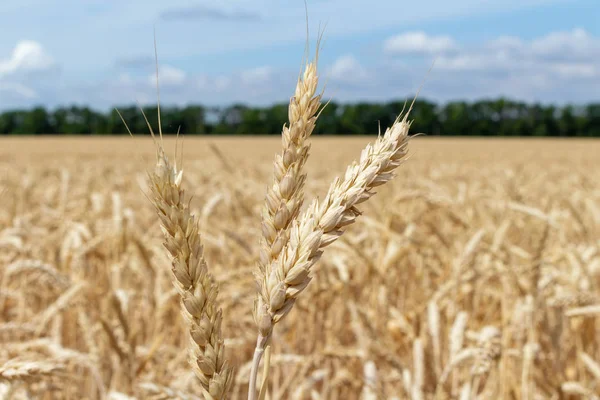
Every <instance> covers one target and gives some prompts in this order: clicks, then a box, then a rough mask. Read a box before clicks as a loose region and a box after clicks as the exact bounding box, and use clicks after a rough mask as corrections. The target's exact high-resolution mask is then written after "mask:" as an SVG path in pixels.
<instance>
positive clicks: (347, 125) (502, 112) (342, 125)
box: [0, 98, 600, 137]
mask: <svg viewBox="0 0 600 400" xmlns="http://www.w3.org/2000/svg"><path fill="white" fill-rule="evenodd" d="M409 104H410V100H407V101H406V102H405V101H404V100H402V101H400V100H398V101H391V102H387V103H367V102H361V103H354V104H342V103H337V102H330V103H329V104H328V105H327V107H325V108H324V109H323V111H322V113H321V116H320V117H319V122H318V124H317V126H316V128H315V132H314V134H316V135H321V134H330V135H343V134H346V135H362V134H376V133H377V132H378V126H381V127H382V129H385V127H387V126H390V125H391V124H392V123H393V121H394V119H395V118H396V115H398V113H399V112H400V111H401V110H403V109H406V107H407V106H408V105H409ZM117 109H118V110H119V112H120V114H121V115H122V117H123V119H124V120H125V122H126V123H127V125H128V126H129V128H130V129H131V131H132V132H134V133H145V132H147V131H148V128H147V126H146V121H145V120H144V117H143V115H142V112H141V111H140V109H138V108H137V107H133V106H127V107H118V108H117ZM143 111H144V112H145V114H146V116H147V117H148V119H149V120H150V123H151V124H152V125H153V126H156V123H157V116H156V109H155V108H152V107H147V108H144V109H143ZM161 119H162V125H163V131H165V132H167V133H176V132H177V131H178V130H180V132H181V133H182V134H186V135H195V134H209V135H232V134H233V135H237V134H252V135H254V134H266V135H278V134H280V133H281V128H282V126H283V124H284V123H285V122H286V121H287V119H288V110H287V104H275V105H273V106H270V107H251V106H247V105H243V104H235V105H232V106H229V107H204V106H201V105H191V106H187V107H165V108H162V109H161ZM411 119H413V120H414V122H413V125H412V129H411V130H412V132H414V133H425V134H427V135H428V136H437V135H444V136H455V135H461V136H462V135H464V136H563V137H574V136H595V137H599V136H600V103H592V104H587V105H582V106H574V105H566V106H560V107H559V106H554V105H542V104H527V103H524V102H518V101H512V100H508V99H505V98H500V99H496V100H481V101H475V102H465V101H453V102H449V103H446V104H443V105H440V104H437V103H435V102H432V101H428V100H418V101H416V102H415V104H414V107H413V110H412V111H411ZM126 133H127V130H126V129H125V125H124V124H123V121H122V120H121V117H120V116H119V113H118V112H117V111H116V110H112V111H110V112H107V113H103V112H99V111H95V110H93V109H91V108H89V107H80V106H71V107H60V108H57V109H54V110H47V109H46V108H44V107H35V108H33V109H31V110H12V111H5V112H3V113H1V114H0V134H4V135H9V134H14V135H19V134H38V135H53V134H54V135H60V134H62V135H70V134H78V135H79V134H83V135H118V134H126Z"/></svg>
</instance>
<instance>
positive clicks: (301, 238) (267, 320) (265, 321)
mask: <svg viewBox="0 0 600 400" xmlns="http://www.w3.org/2000/svg"><path fill="white" fill-rule="evenodd" d="M407 117H408V113H407V114H405V115H404V117H403V118H400V117H398V118H397V119H396V121H395V122H394V124H393V125H392V126H391V127H390V128H388V129H387V130H386V132H385V134H384V135H383V136H381V135H380V136H379V138H378V139H377V140H376V141H375V143H373V144H370V145H368V146H367V147H366V148H365V149H364V150H363V151H362V154H361V157H360V161H359V162H354V163H353V164H352V165H350V166H349V167H348V169H347V170H346V175H345V177H344V179H343V180H341V179H339V178H336V179H335V180H334V182H333V184H332V185H331V187H330V188H329V191H328V193H327V195H326V197H325V199H324V200H323V202H321V203H320V202H319V201H318V200H314V201H313V202H312V204H311V205H310V206H309V207H308V209H307V210H306V211H305V213H304V214H303V215H302V216H301V217H300V218H298V219H295V220H294V222H293V223H292V226H291V228H290V239H289V241H288V243H287V244H286V245H285V246H284V248H283V249H282V250H281V252H280V254H279V257H277V258H276V259H274V260H273V261H272V262H270V263H269V264H268V265H267V266H266V268H265V269H264V279H263V280H262V281H261V282H259V292H260V296H259V300H258V302H257V304H256V309H255V315H256V318H257V324H258V330H259V332H258V338H257V343H256V349H255V354H254V359H253V368H255V369H257V368H258V364H259V363H260V359H261V357H262V353H263V352H264V349H265V347H266V346H267V344H268V342H269V340H270V338H271V335H272V332H273V327H274V326H275V324H276V323H277V322H279V321H280V320H281V319H282V318H283V317H284V316H285V315H286V314H287V313H288V312H289V311H290V310H291V309H292V307H293V306H294V303H295V301H296V299H297V297H298V295H299V294H300V293H301V292H302V291H303V290H304V289H305V288H306V286H307V285H308V283H309V282H310V280H311V276H310V270H311V267H312V266H313V265H314V264H315V263H316V262H317V261H318V260H319V258H320V257H321V254H322V253H323V248H324V247H326V246H327V245H329V244H331V243H332V242H334V241H335V240H337V239H338V238H339V237H340V236H341V235H342V233H344V229H345V227H346V226H348V225H350V224H352V223H353V222H354V221H355V220H356V217H358V216H359V215H360V211H359V210H358V209H357V207H356V206H357V205H359V204H360V203H362V202H364V201H366V200H368V199H369V198H370V197H371V196H373V194H375V193H374V192H373V189H374V188H375V187H376V186H380V185H383V184H384V183H386V182H388V181H389V180H390V179H392V178H393V176H394V174H393V171H394V170H395V169H396V168H397V167H398V166H399V165H400V164H401V163H402V161H403V160H404V159H405V158H406V156H407V152H408V140H409V138H408V130H409V128H410V122H409V121H408V120H407ZM254 391H255V390H254V388H253V387H252V386H251V387H250V396H249V399H253V398H254V397H253V395H252V394H253V393H254Z"/></svg>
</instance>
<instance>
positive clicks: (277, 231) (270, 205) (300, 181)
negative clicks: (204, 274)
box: [259, 51, 321, 279]
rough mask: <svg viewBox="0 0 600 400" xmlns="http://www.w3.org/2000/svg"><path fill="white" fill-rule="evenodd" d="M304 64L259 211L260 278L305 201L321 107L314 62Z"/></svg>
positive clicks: (286, 236) (315, 61)
mask: <svg viewBox="0 0 600 400" xmlns="http://www.w3.org/2000/svg"><path fill="white" fill-rule="evenodd" d="M318 56H319V53H318V51H317V55H316V57H315V60H314V61H313V62H311V63H308V64H307V65H306V68H305V69H304V73H303V74H302V76H301V77H299V78H298V82H297V84H296V90H295V93H294V96H293V97H292V98H291V99H290V104H289V107H288V115H289V117H288V118H289V125H284V126H283V131H282V135H281V136H282V151H281V154H278V155H277V156H276V157H275V162H274V163H273V164H274V171H273V182H272V184H271V186H270V187H269V188H268V189H267V194H266V199H265V204H264V207H263V211H262V240H261V249H260V258H259V274H260V275H261V276H260V277H259V279H261V278H262V276H263V275H264V272H265V268H266V267H267V266H268V265H269V263H271V262H272V260H274V259H276V258H277V257H278V256H279V253H280V252H281V250H282V249H283V247H284V246H285V245H286V244H287V242H288V240H289V227H290V224H291V222H292V221H293V220H294V219H295V218H296V217H297V216H298V213H299V211H300V207H301V206H302V202H303V201H304V182H305V180H306V173H304V172H303V168H304V164H305V163H306V160H307V159H308V152H309V150H310V144H309V143H308V141H307V139H308V138H309V136H310V135H311V134H312V132H313V130H314V128H315V123H316V121H317V117H318V115H317V112H318V111H319V108H320V106H321V94H319V95H316V91H317V85H318V83H319V78H318V76H317V62H318Z"/></svg>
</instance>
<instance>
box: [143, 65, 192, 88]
mask: <svg viewBox="0 0 600 400" xmlns="http://www.w3.org/2000/svg"><path fill="white" fill-rule="evenodd" d="M186 80H187V74H186V73H185V71H183V70H181V69H179V68H175V67H173V66H170V65H161V66H159V68H158V81H159V83H160V85H161V86H181V85H183V84H184V83H185V82H186ZM148 83H149V84H150V85H151V86H156V74H151V75H149V76H148Z"/></svg>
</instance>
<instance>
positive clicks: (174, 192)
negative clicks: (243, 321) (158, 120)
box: [148, 146, 232, 400]
mask: <svg viewBox="0 0 600 400" xmlns="http://www.w3.org/2000/svg"><path fill="white" fill-rule="evenodd" d="M148 176H149V183H150V191H151V196H150V200H151V201H152V203H153V204H154V207H155V208H156V212H157V214H158V217H159V219H160V223H161V229H162V231H163V234H164V237H165V243H164V245H165V248H166V249H167V250H168V252H169V254H170V255H171V257H172V272H173V276H174V278H175V285H176V287H177V289H178V290H179V293H180V295H181V300H182V309H183V314H184V317H185V319H186V321H187V324H188V327H189V332H190V339H191V340H190V342H191V360H190V361H191V364H192V366H193V369H194V372H195V373H196V376H197V377H198V378H199V380H200V382H201V383H202V388H203V393H204V396H205V397H206V398H207V399H215V400H218V399H226V398H227V392H228V390H229V388H230V387H231V383H232V370H231V368H230V367H229V366H228V365H227V362H226V360H225V354H224V353H225V347H224V345H223V335H222V333H221V310H220V309H219V308H218V305H217V293H218V286H217V283H216V282H215V280H214V279H213V277H212V275H211V274H210V273H209V272H208V267H207V264H206V261H205V259H204V255H203V247H202V243H201V241H200V234H199V232H198V229H199V228H198V222H197V220H196V217H195V216H194V215H191V214H190V210H189V206H188V205H187V204H185V202H184V201H185V195H184V191H183V189H182V188H181V181H182V177H183V171H182V170H180V169H178V168H177V165H171V164H170V162H169V160H168V158H167V156H166V155H165V153H164V150H163V148H162V147H161V146H159V148H158V150H157V163H156V168H155V169H154V171H153V172H152V173H149V174H148Z"/></svg>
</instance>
